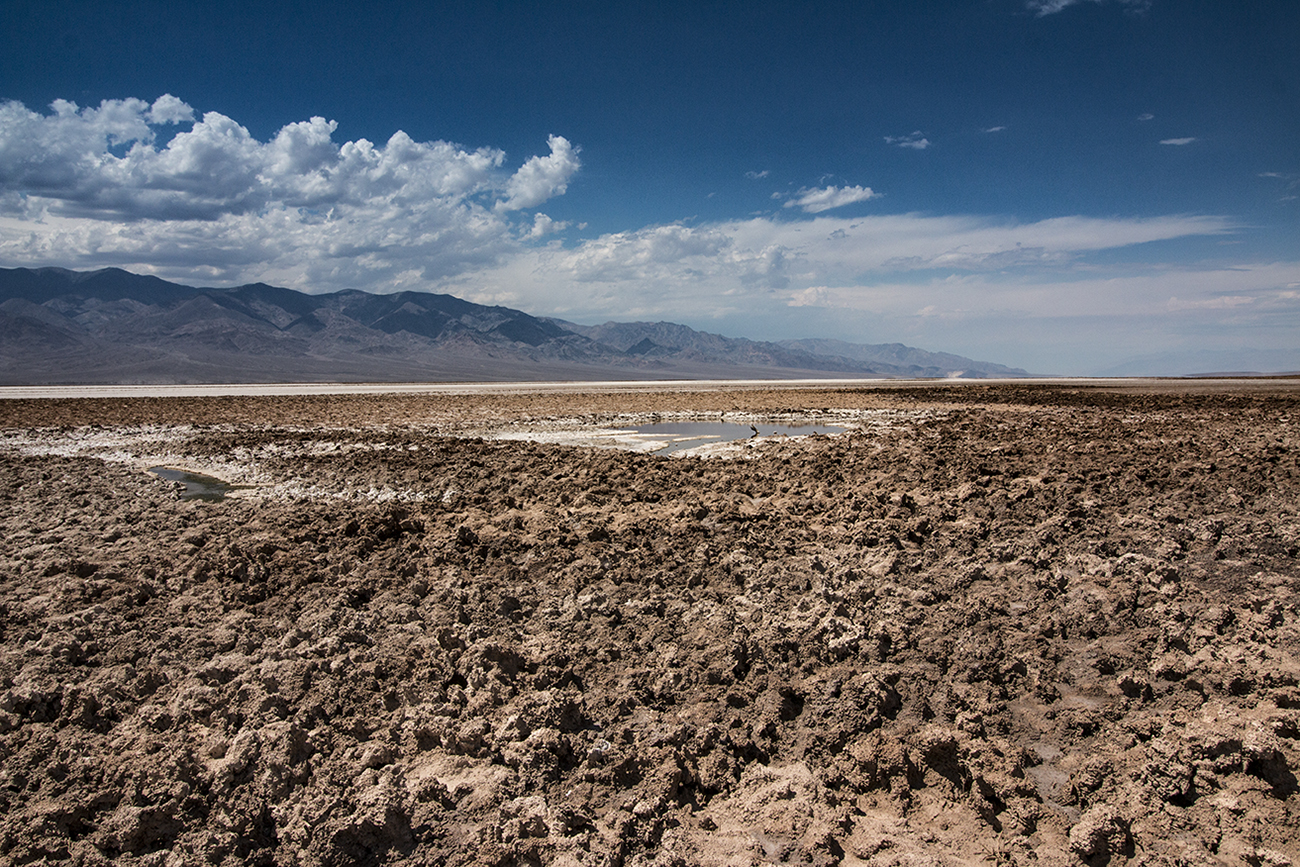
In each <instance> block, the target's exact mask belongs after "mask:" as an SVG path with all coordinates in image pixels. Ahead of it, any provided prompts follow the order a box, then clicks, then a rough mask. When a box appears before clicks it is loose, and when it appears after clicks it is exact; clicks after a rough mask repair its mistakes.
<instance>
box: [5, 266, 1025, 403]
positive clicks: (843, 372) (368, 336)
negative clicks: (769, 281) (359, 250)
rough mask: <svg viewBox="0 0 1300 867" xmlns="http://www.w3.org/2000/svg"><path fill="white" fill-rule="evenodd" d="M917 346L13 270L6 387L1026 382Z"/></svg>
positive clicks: (1012, 372) (439, 301)
mask: <svg viewBox="0 0 1300 867" xmlns="http://www.w3.org/2000/svg"><path fill="white" fill-rule="evenodd" d="M1028 375H1029V374H1027V373H1026V372H1025V371H1023V370H1019V369H1016V368H1010V367H1004V366H1002V365H999V364H992V363H989V362H980V361H974V360H972V359H969V358H963V357H961V356H957V355H951V354H948V353H936V352H927V351H925V350H921V349H915V348H912V347H908V346H903V345H902V344H897V343H895V344H884V345H866V344H855V343H846V342H842V341H833V340H787V341H782V342H779V343H776V342H765V341H756V340H747V339H743V338H732V337H723V336H721V335H718V334H709V333H707V332H702V331H696V330H694V329H692V328H688V327H687V326H685V325H676V324H673V323H670V322H654V323H650V322H607V323H605V324H603V325H590V326H588V325H578V324H575V323H572V322H566V321H564V320H561V319H552V318H545V317H537V316H531V315H529V314H527V313H524V312H522V311H519V310H513V309H511V308H508V307H491V306H485V305H481V304H475V303H472V302H470V301H465V300H463V299H461V298H457V297H455V296H452V295H439V294H434V293H428V292H398V293H394V294H390V295H376V294H371V293H368V292H361V291H358V290H346V291H343V292H335V293H331V294H326V295H310V294H306V293H303V292H298V291H296V290H293V289H285V288H281V287H276V286H268V285H266V284H264V283H252V284H248V285H245V286H236V287H233V288H198V287H192V286H185V285H181V284H178V283H171V282H168V281H166V280H161V279H159V278H157V277H149V276H142V275H138V274H132V273H130V272H127V271H123V270H121V269H117V268H107V269H104V270H100V271H87V272H79V271H68V270H65V269H62V268H38V269H29V268H0V385H54V384H110V383H133V384H134V383H160V384H162V383H234V382H247V383H259V382H463V381H470V382H472V381H543V380H610V379H615V380H617V379H624V380H628V379H792V378H832V377H843V378H854V377H884V378H932V377H945V378H946V377H965V378H976V379H982V378H991V377H999V378H1000V377H1020V376H1028Z"/></svg>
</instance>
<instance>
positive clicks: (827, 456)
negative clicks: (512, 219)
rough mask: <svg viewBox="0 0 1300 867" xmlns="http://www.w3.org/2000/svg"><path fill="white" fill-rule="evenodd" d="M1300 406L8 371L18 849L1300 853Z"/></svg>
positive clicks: (1222, 391)
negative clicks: (671, 446) (51, 391)
mask: <svg viewBox="0 0 1300 867" xmlns="http://www.w3.org/2000/svg"><path fill="white" fill-rule="evenodd" d="M652 421H661V422H662V421H672V422H679V423H680V422H693V423H704V422H708V423H718V422H728V423H732V424H741V425H744V426H746V427H748V426H749V425H750V424H753V425H754V426H755V427H756V428H759V430H760V432H761V431H762V427H763V425H765V424H774V423H785V424H809V425H813V426H818V427H824V428H825V430H826V432H825V433H823V432H821V431H819V432H818V433H817V434H815V435H811V436H799V437H785V436H778V435H766V434H765V435H762V436H758V437H754V438H750V439H744V440H738V441H735V442H731V443H726V444H719V445H713V446H706V447H703V448H701V449H697V450H691V451H685V452H679V453H676V454H674V455H672V456H664V455H661V454H653V453H650V451H651V449H653V448H654V447H656V446H657V445H658V444H659V443H651V442H649V441H647V439H646V438H645V437H642V438H640V439H638V438H635V437H631V436H629V435H626V434H624V433H616V431H624V432H626V431H628V430H630V429H632V428H634V427H637V426H641V425H645V424H648V423H650V422H652ZM1298 422H1300V381H1297V380H1294V379H1291V380H1287V379H1274V380H1266V379H1259V380H1240V381H1221V382H1206V381H1196V380H1178V381H1147V382H1117V383H1106V382H1093V383H1069V382H1059V383H1015V382H1004V383H988V384H979V383H964V384H959V385H948V384H942V383H931V384H924V383H919V384H918V383H914V384H906V385H887V384H875V385H871V384H861V385H849V384H822V385H815V384H802V385H797V386H795V385H785V386H777V385H771V386H764V385H761V384H749V385H746V386H743V387H742V386H739V385H736V386H726V385H713V386H708V387H705V386H685V385H682V386H672V385H658V386H644V385H643V386H640V387H638V388H635V389H619V388H597V387H590V388H584V387H581V386H573V387H570V388H567V389H554V388H553V389H544V388H534V389H529V388H520V389H517V390H514V391H512V390H509V389H502V388H497V389H494V390H485V391H481V392H477V393H476V392H474V391H473V390H472V389H470V390H463V391H453V390H444V391H442V392H437V393H352V394H320V393H313V394H296V395H295V394H291V393H286V394H260V395H254V396H239V395H225V396H222V395H219V394H207V395H199V396H168V397H156V396H154V397H151V396H147V395H146V396H117V397H113V398H100V399H96V398H90V397H86V398H77V399H70V398H59V397H45V398H10V399H3V400H0V473H2V474H3V475H2V476H0V478H2V483H0V511H2V514H3V523H2V524H0V863H3V864H12V865H25V864H54V863H70V864H78V865H100V864H110V863H111V864H121V865H158V867H162V865H196V864H216V865H245V864H258V865H331V867H332V865H339V867H342V865H354V864H363V865H364V864H388V865H416V864H419V865H434V864H451V865H514V864H567V865H577V864H583V865H652V864H653V865H697V864H699V865H757V864H818V865H821V864H826V865H829V864H840V863H843V864H871V865H880V867H884V865H916V867H930V865H934V867H938V865H975V864H987V865H995V864H996V865H1001V864H1026V865H1027V864H1042V865H1061V867H1065V865H1082V864H1087V865H1093V867H1097V865H1103V864H1112V865H1137V864H1144V865H1147V864H1149V865H1157V864H1158V865H1199V864H1222V865H1242V867H1286V865H1290V864H1300V783H1298V782H1297V775H1298V774H1300V516H1298V515H1297V509H1298V508H1300V466H1298V464H1297V457H1298V456H1300V442H1298V441H1297V428H1296V425H1297V423H1298ZM611 445H621V446H623V448H611V447H610V446H611ZM155 467H168V468H172V469H177V470H186V471H190V472H194V473H201V474H205V475H208V476H213V477H216V478H218V479H221V480H223V481H224V482H226V483H228V484H229V485H231V487H230V488H229V490H228V491H227V492H226V495H225V496H224V497H223V498H220V499H209V500H203V499H195V498H187V497H185V496H183V494H184V488H183V486H182V484H180V483H177V482H172V481H167V480H165V479H163V478H160V477H159V476H158V475H157V474H154V473H150V472H149V470H150V469H151V468H155Z"/></svg>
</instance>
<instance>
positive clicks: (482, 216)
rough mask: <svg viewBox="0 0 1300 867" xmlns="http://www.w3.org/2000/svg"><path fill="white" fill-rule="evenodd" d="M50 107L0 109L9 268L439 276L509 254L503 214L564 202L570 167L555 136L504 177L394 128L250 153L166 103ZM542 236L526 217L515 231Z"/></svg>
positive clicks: (289, 132) (315, 131)
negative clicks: (65, 264) (54, 263)
mask: <svg viewBox="0 0 1300 867" xmlns="http://www.w3.org/2000/svg"><path fill="white" fill-rule="evenodd" d="M50 108H51V112H50V113H49V114H41V113H38V112H34V111H31V110H29V109H27V108H26V107H25V106H24V105H22V104H21V103H18V102H7V103H4V104H2V105H0V254H2V255H3V256H4V257H5V258H6V259H8V260H11V261H40V260H42V259H48V258H50V257H51V256H52V255H56V254H57V253H60V252H61V255H63V256H64V257H65V258H67V259H71V260H74V261H76V260H85V259H90V258H97V259H98V260H99V261H101V263H104V264H139V263H148V264H149V265H151V266H157V265H160V264H162V265H165V264H167V263H179V262H181V261H188V262H189V263H190V264H191V266H192V267H194V266H198V267H201V268H202V269H204V270H206V272H207V273H208V274H209V276H211V277H214V278H217V279H225V278H227V277H229V278H232V279H233V278H234V277H235V275H237V274H240V273H244V272H246V271H247V269H248V268H250V267H252V266H259V267H260V269H261V271H260V273H259V279H282V280H284V281H285V282H287V283H289V284H290V285H295V286H304V285H308V284H310V283H311V281H312V280H313V279H319V278H324V279H326V281H327V283H329V284H331V285H332V284H336V283H337V282H339V281H340V280H342V281H346V280H349V279H354V280H356V282H358V283H362V284H363V285H368V284H370V283H372V282H374V280H375V278H376V277H377V276H378V277H381V278H383V277H385V276H386V277H387V278H388V279H390V280H393V281H395V282H398V283H400V282H401V281H402V280H403V279H410V278H412V277H413V276H419V277H422V278H424V279H437V278H439V277H444V276H448V275H451V274H456V273H459V272H461V271H463V270H465V269H467V268H472V267H480V266H482V265H485V264H489V263H491V262H493V261H495V260H496V259H497V258H498V257H499V256H501V255H504V254H505V253H507V252H510V251H512V250H513V249H515V247H516V245H517V241H516V238H517V236H518V235H519V234H520V232H519V231H518V227H516V226H515V225H514V224H513V223H512V222H511V220H510V217H509V214H510V212H513V211H518V210H522V209H528V208H534V207H536V206H537V205H540V204H542V203H543V202H545V201H547V200H548V199H550V198H552V197H554V196H558V195H562V194H563V193H564V192H565V191H566V189H567V185H568V183H569V181H570V180H571V179H572V178H573V176H574V174H575V173H576V172H577V171H578V169H579V167H580V165H581V162H580V160H579V159H578V148H576V147H574V146H573V145H572V144H571V143H570V142H569V141H568V140H567V139H565V138H564V137H562V136H558V135H552V136H551V137H550V138H549V140H548V144H549V147H550V153H549V154H548V155H546V156H534V157H531V158H530V159H528V160H527V161H525V162H524V163H523V165H521V166H520V167H519V168H518V170H516V171H515V172H514V173H513V174H509V173H507V172H505V171H503V170H502V166H503V165H504V162H505V153H504V152H503V151H501V150H499V149H495V148H486V147H485V148H478V149H475V150H470V149H466V148H464V147H462V146H460V145H456V144H452V143H449V142H443V141H434V142H417V141H415V140H413V139H412V138H411V137H410V136H408V135H407V134H406V133H404V132H401V131H398V132H395V133H394V134H393V135H392V136H391V137H390V138H389V139H388V141H387V142H385V143H384V144H382V145H376V144H374V143H372V142H370V141H367V140H366V139H358V140H356V141H349V142H344V143H342V144H339V143H336V142H335V141H334V140H333V134H334V132H335V130H336V129H337V124H336V123H335V122H334V121H327V120H325V119H324V118H320V117H313V118H311V119H310V120H306V121H300V122H297V123H291V124H289V125H287V126H285V127H284V128H283V129H281V130H280V131H279V132H278V133H277V134H276V135H275V136H274V137H273V138H272V139H271V140H270V141H267V142H260V141H257V140H256V139H254V138H253V137H252V136H251V135H250V134H249V132H248V130H247V129H246V128H244V127H243V126H241V125H240V124H238V123H237V122H236V121H234V120H233V119H231V118H229V117H226V116H224V115H222V114H219V113H217V112H208V113H206V114H204V115H203V116H202V118H201V119H199V120H197V121H195V119H194V117H195V112H194V110H193V109H192V108H191V107H190V106H189V105H187V104H185V103H184V102H183V101H181V100H180V99H178V98H176V97H174V96H171V95H170V94H167V95H164V96H162V97H159V98H158V99H156V100H155V101H154V102H153V103H148V102H145V101H144V100H140V99H123V100H106V101H104V102H103V103H101V104H100V105H99V106H98V107H97V108H80V107H78V106H77V105H76V104H74V103H71V102H67V101H65V100H57V101H55V102H54V103H53V104H52V105H51V107H50ZM176 128H179V129H176ZM163 138H166V139H167V140H166V141H165V142H164V141H162V139H163ZM542 225H543V224H539V223H537V222H536V221H535V220H534V219H533V218H529V219H528V220H526V221H525V222H524V224H523V226H524V227H525V229H524V233H525V234H531V235H537V234H541V233H544V231H542V232H539V227H541V226H542ZM554 228H555V224H547V225H546V226H545V229H550V230H554ZM303 263H310V264H307V265H305V266H304V264H303ZM376 272H379V273H376Z"/></svg>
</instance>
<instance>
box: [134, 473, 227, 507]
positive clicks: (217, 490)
mask: <svg viewBox="0 0 1300 867" xmlns="http://www.w3.org/2000/svg"><path fill="white" fill-rule="evenodd" d="M149 472H151V473H153V474H154V475H155V476H158V477H159V478H162V479H166V480H167V481H169V482H180V483H181V484H183V485H184V486H185V490H184V491H182V492H181V499H182V500H204V501H205V502H209V503H214V502H216V501H217V500H221V499H224V498H225V496H226V492H227V491H229V490H230V489H231V488H233V487H234V485H231V484H229V483H227V482H223V481H221V479H218V478H214V477H212V476H205V475H203V474H202V473H191V472H189V471H187V470H177V469H173V468H172V467H150V468H149Z"/></svg>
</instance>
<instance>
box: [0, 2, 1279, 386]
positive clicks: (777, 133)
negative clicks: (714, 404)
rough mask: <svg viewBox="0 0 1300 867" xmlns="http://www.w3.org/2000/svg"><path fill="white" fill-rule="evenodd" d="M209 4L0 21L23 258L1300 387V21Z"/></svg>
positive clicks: (1203, 9)
mask: <svg viewBox="0 0 1300 867" xmlns="http://www.w3.org/2000/svg"><path fill="white" fill-rule="evenodd" d="M192 6H193V8H191V7H190V6H188V5H182V6H179V7H178V6H177V5H176V4H154V3H125V4H120V5H109V4H102V3H77V2H63V3H49V2H40V3H37V2H13V0H0V19H2V20H3V21H4V22H5V25H4V26H3V27H0V102H3V103H4V104H3V107H0V265H4V266H39V265H59V266H63V267H71V268H78V269H84V268H96V267H104V266H109V265H113V266H119V267H125V268H128V269H131V270H135V271H139V272H145V273H154V274H158V275H159V276H162V277H165V278H168V279H173V280H177V281H179V282H185V283H190V284H201V285H229V284H238V283H244V282H251V281H254V280H263V281H266V282H271V283H276V284H279V285H286V286H292V287H294V288H298V289H302V290H304V291H311V292H325V291H334V290H337V289H342V288H360V289H366V290H370V291H377V292H387V291H395V290H398V289H422V290H429V291H438V292H450V293H453V294H456V295H460V296H462V297H465V298H469V299H471V300H475V301H480V302H484V303H499V304H506V305H509V306H513V307H519V308H521V309H524V310H527V311H529V312H532V313H535V314H539V315H554V316H560V317H563V318H567V319H571V320H574V321H579V322H586V323H594V322H600V321H604V320H607V319H621V320H629V319H652V320H659V319H667V320H672V321H678V322H684V323H686V324H689V325H692V326H694V327H697V328H702V329H705V330H709V331H715V332H720V333H723V334H728V335H731V336H746V337H753V338H760V339H780V338H795V337H835V338H840V339H845V340H853V341H857V342H863V343H882V342H894V341H898V342H904V343H908V344H911V345H915V346H921V347H924V348H927V349H934V350H946V351H951V352H958V353H962V354H965V355H971V356H974V357H979V358H983V359H988V360H994V361H999V362H1002V363H1005V364H1012V365H1017V366H1022V367H1025V368H1028V369H1031V370H1034V371H1036V372H1043V373H1065V374H1085V373H1097V372H1103V371H1106V370H1113V369H1115V368H1116V366H1117V365H1121V364H1124V363H1127V362H1131V361H1132V360H1133V359H1138V361H1136V362H1133V363H1134V364H1136V365H1137V367H1142V366H1143V365H1145V369H1148V370H1149V371H1150V372H1172V371H1173V370H1183V371H1191V370H1195V369H1197V368H1198V367H1199V368H1202V369H1231V368H1243V367H1244V368H1253V369H1300V198H1298V196H1300V52H1297V51H1295V48H1294V42H1295V39H1296V37H1297V36H1298V35H1300V4H1298V3H1296V2H1294V0H1261V2H1252V0H1238V2H1227V0H1224V2H1206V0H936V2H915V3H896V2H890V3H884V2H856V3H821V4H795V3H769V2H755V0H750V2H720V3H707V2H694V3H637V4H633V3H610V2H604V3H585V2H571V3H564V4H537V3H510V2H495V3H487V2H479V3H427V4H416V3H386V2H382V0H380V2H372V3H369V4H365V5H360V4H341V3H340V4H330V3H319V2H317V3H275V4H266V3H214V4H193V5H192ZM1127 369H1134V368H1133V367H1132V365H1130V368H1127Z"/></svg>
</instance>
